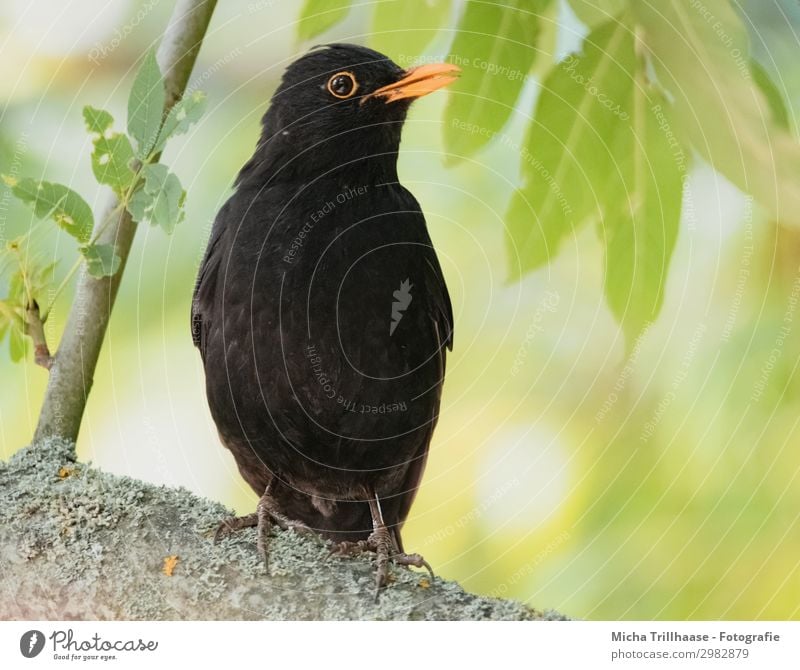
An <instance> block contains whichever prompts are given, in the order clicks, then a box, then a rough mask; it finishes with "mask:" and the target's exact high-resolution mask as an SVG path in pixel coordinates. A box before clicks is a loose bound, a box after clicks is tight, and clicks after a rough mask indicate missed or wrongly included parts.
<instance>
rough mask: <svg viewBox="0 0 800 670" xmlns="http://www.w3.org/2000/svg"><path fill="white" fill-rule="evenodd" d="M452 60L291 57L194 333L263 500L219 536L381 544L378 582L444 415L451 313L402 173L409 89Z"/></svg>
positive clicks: (205, 285) (214, 250) (432, 78)
mask: <svg viewBox="0 0 800 670" xmlns="http://www.w3.org/2000/svg"><path fill="white" fill-rule="evenodd" d="M457 74H458V68H457V67H455V66H453V65H445V64H435V65H423V66H421V67H417V68H413V69H410V70H403V69H402V68H400V67H399V66H398V65H396V64H395V63H394V62H392V61H391V60H390V59H389V58H387V57H386V56H384V55H382V54H380V53H378V52H376V51H372V50H371V49H366V48H364V47H360V46H355V45H351V44H330V45H327V46H325V47H320V48H315V49H313V50H311V51H310V52H309V53H308V54H306V55H305V56H303V57H301V58H300V59H299V60H297V61H295V62H294V63H292V64H291V65H290V66H289V67H288V68H287V70H286V72H285V74H284V76H283V79H282V82H281V84H280V86H279V87H278V89H277V91H276V92H275V94H274V95H273V97H272V101H271V104H270V107H269V109H268V110H267V113H266V114H265V115H264V118H263V120H262V125H263V131H262V134H261V139H260V141H259V142H258V144H257V146H256V150H255V153H254V155H253V157H252V158H251V159H250V160H249V161H248V162H247V163H246V164H245V166H244V167H243V168H242V170H241V172H240V173H239V176H238V178H237V180H236V190H235V193H234V194H233V195H232V196H231V198H230V199H229V200H228V201H227V202H226V203H225V205H224V206H223V207H222V209H221V210H220V212H219V214H218V215H217V217H216V220H215V222H214V226H213V229H212V232H211V237H210V240H209V243H208V248H207V250H206V254H205V258H204V260H203V262H202V265H201V267H200V272H199V276H198V278H197V283H196V287H195V292H194V298H193V302H192V335H193V339H194V343H195V345H196V346H197V347H198V348H199V349H200V353H201V355H202V359H203V364H204V367H205V372H206V392H207V395H208V403H209V406H210V408H211V414H212V416H213V418H214V421H215V423H216V425H217V429H218V431H219V435H220V439H221V440H222V442H223V444H224V445H225V446H226V447H227V448H228V449H230V450H231V451H232V452H233V455H234V458H235V459H236V462H237V464H238V466H239V471H240V472H241V474H242V476H243V477H244V479H245V480H246V481H247V482H248V484H250V486H252V487H253V489H254V490H255V491H256V492H257V493H258V494H259V495H260V496H261V499H260V501H259V503H258V507H257V512H256V513H255V514H251V515H248V516H244V517H236V518H231V519H227V520H225V521H223V523H222V524H221V525H220V528H219V530H218V532H217V537H220V536H221V535H224V534H227V533H229V532H232V531H234V530H238V529H240V528H244V527H249V526H257V527H258V547H259V551H260V553H261V554H262V556H263V557H264V559H265V560H266V555H267V537H268V533H269V529H270V526H271V525H272V524H273V523H275V524H277V525H279V526H281V527H294V528H296V529H303V530H305V529H311V530H313V531H315V532H316V533H318V534H320V535H321V536H323V537H324V538H327V539H330V540H332V541H333V542H335V543H336V544H335V545H334V552H335V553H339V554H343V555H347V554H353V553H359V552H361V551H374V552H375V553H376V556H377V560H376V564H377V571H376V582H377V586H378V589H380V588H381V587H382V586H384V585H385V584H386V582H387V577H388V564H389V561H390V560H392V561H394V562H395V563H398V564H403V565H415V566H425V567H428V569H430V568H429V566H428V565H427V563H426V562H425V561H424V559H422V557H421V556H419V555H417V554H405V553H404V551H403V544H402V541H401V539H400V529H401V526H402V525H403V522H404V521H405V519H406V517H407V515H408V512H409V509H410V507H411V503H412V501H413V500H414V495H415V492H416V490H417V488H418V486H419V483H420V479H421V477H422V472H423V470H424V467H425V461H426V457H427V453H428V445H429V443H430V441H431V436H432V433H433V429H434V426H435V425H436V421H437V418H438V414H439V403H440V398H441V391H442V383H443V377H444V370H445V353H446V352H445V349H446V348H449V349H452V343H453V316H452V309H451V306H450V298H449V296H448V293H447V287H446V286H445V281H444V277H443V276H442V270H441V267H440V265H439V261H438V259H437V257H436V253H435V252H434V250H433V247H432V245H431V240H430V237H429V235H428V231H427V228H426V225H425V218H424V217H423V214H422V211H421V210H420V206H419V204H418V203H417V201H416V200H415V198H414V196H413V195H411V193H409V191H407V190H406V189H405V188H404V187H403V186H402V185H401V184H400V183H399V182H398V178H397V152H398V148H399V145H400V134H401V130H402V127H403V122H404V120H405V117H406V112H407V110H408V108H409V105H410V103H411V102H412V101H413V100H414V99H415V98H418V97H420V96H423V95H426V94H427V93H430V92H432V91H434V90H436V89H439V88H441V87H443V86H445V85H447V84H449V83H451V82H452V81H454V79H455V77H456V76H457Z"/></svg>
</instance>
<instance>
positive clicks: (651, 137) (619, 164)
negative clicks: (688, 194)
mask: <svg viewBox="0 0 800 670" xmlns="http://www.w3.org/2000/svg"><path fill="white" fill-rule="evenodd" d="M642 71H643V70H642ZM632 74H633V73H632ZM640 75H641V72H640ZM640 78H641V79H643V77H640ZM632 95H633V101H632V106H631V108H630V113H631V127H630V132H625V133H620V134H619V135H618V136H617V137H616V138H615V139H616V141H615V143H614V146H613V149H612V150H613V153H614V156H615V157H616V169H614V170H612V171H611V174H610V177H609V185H608V186H607V187H606V189H605V198H604V199H605V203H604V208H603V209H604V216H603V218H602V226H601V227H600V228H599V232H600V235H601V237H602V238H603V239H604V241H605V248H606V263H605V286H604V288H605V295H606V300H607V302H608V305H609V307H610V308H611V311H612V312H613V313H614V316H615V317H616V319H617V321H619V322H620V323H621V324H622V327H623V330H624V331H625V335H626V339H627V342H628V344H629V345H632V344H633V342H634V341H635V338H636V336H637V335H638V334H639V333H640V332H641V331H642V330H643V329H644V328H645V326H646V325H647V324H648V323H650V322H651V321H653V320H655V318H656V316H657V315H658V312H659V310H660V309H661V305H662V302H663V299H664V291H665V288H666V283H667V272H668V270H669V262H670V259H671V257H672V252H673V249H674V248H675V240H676V238H677V235H678V228H679V224H680V218H681V200H682V190H683V178H684V177H685V175H686V170H687V165H686V153H685V152H684V149H683V148H682V147H681V146H680V144H678V142H677V139H676V138H675V135H674V132H673V129H674V128H675V125H674V122H673V120H672V118H671V108H670V106H669V103H668V102H667V101H666V100H665V99H662V98H660V97H659V96H658V95H657V94H656V92H655V91H653V90H652V89H650V88H647V86H646V84H645V82H644V81H638V82H637V85H636V86H635V87H634V88H633V89H632ZM626 108H628V104H627V101H626Z"/></svg>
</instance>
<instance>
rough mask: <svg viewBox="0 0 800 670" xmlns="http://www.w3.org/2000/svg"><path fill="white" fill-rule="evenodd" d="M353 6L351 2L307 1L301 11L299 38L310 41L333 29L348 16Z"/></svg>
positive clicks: (345, 0)
mask: <svg viewBox="0 0 800 670" xmlns="http://www.w3.org/2000/svg"><path fill="white" fill-rule="evenodd" d="M352 4H353V3H352V1H351V0H305V2H304V3H303V8H302V9H301V10H300V21H299V23H298V24H297V37H298V38H299V39H301V40H310V39H311V38H312V37H316V36H317V35H319V34H321V33H324V32H325V31H326V30H328V29H329V28H333V26H335V25H336V24H337V23H339V22H340V21H341V20H343V19H344V17H345V16H347V13H348V12H349V11H350V5H352Z"/></svg>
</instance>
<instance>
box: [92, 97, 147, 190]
mask: <svg viewBox="0 0 800 670" xmlns="http://www.w3.org/2000/svg"><path fill="white" fill-rule="evenodd" d="M83 119H84V121H85V123H86V128H87V130H88V131H89V132H90V133H93V134H94V135H95V137H94V139H93V140H92V143H93V144H94V151H93V152H92V172H94V176H95V179H97V181H98V182H99V183H100V184H108V185H109V186H110V187H111V188H112V189H114V192H115V193H116V194H117V195H118V196H119V197H120V198H122V197H123V196H124V194H125V192H126V191H127V190H128V189H129V188H130V187H131V185H132V184H133V182H134V179H135V178H136V174H135V173H134V171H133V170H132V169H131V163H132V162H133V159H134V153H133V147H132V146H131V142H130V140H129V139H128V136H127V135H123V134H122V133H112V132H110V129H111V124H112V123H113V122H114V117H112V116H111V114H109V113H108V112H106V111H103V110H102V109H95V108H94V107H90V106H86V107H84V108H83Z"/></svg>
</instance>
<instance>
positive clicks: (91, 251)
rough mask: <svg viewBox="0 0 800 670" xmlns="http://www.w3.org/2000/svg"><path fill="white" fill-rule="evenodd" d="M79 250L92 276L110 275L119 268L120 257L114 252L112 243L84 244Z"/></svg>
mask: <svg viewBox="0 0 800 670" xmlns="http://www.w3.org/2000/svg"><path fill="white" fill-rule="evenodd" d="M80 252H81V254H82V255H83V257H84V259H85V260H86V270H87V271H88V272H89V274H90V275H92V277H97V278H98V279H99V278H100V277H110V276H111V275H113V274H115V273H116V271H117V270H119V264H120V257H119V256H117V254H116V253H114V245H113V244H85V245H84V246H82V247H81V248H80Z"/></svg>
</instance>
